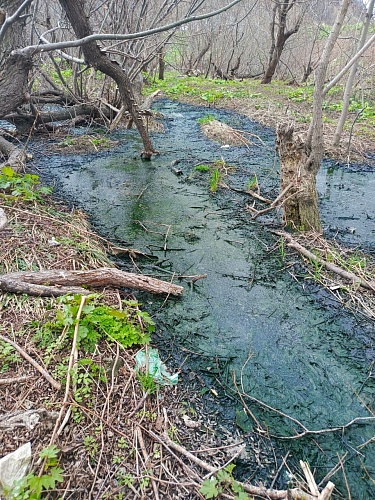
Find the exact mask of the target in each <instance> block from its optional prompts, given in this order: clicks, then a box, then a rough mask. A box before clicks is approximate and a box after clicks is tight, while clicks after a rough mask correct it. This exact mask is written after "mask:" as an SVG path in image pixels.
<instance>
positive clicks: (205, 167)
mask: <svg viewBox="0 0 375 500" xmlns="http://www.w3.org/2000/svg"><path fill="white" fill-rule="evenodd" d="M194 170H195V172H209V171H210V170H211V167H210V166H209V165H195V167H194Z"/></svg>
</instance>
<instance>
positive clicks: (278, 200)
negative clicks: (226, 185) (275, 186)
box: [246, 183, 295, 219]
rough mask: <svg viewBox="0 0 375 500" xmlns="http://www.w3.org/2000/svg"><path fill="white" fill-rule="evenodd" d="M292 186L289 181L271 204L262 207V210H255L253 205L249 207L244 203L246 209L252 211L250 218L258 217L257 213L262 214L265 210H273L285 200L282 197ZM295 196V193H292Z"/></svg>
mask: <svg viewBox="0 0 375 500" xmlns="http://www.w3.org/2000/svg"><path fill="white" fill-rule="evenodd" d="M292 187H293V184H292V183H290V184H288V185H287V186H286V188H284V189H283V190H282V191H281V193H280V194H279V196H278V197H277V198H275V199H274V200H273V202H272V203H271V205H270V206H269V207H267V208H263V210H256V209H255V208H253V207H250V206H249V205H246V209H247V210H249V212H252V214H253V215H252V216H251V218H252V219H256V218H257V217H259V215H262V214H266V213H267V212H270V211H271V210H274V209H275V208H277V207H278V206H279V204H280V202H281V204H282V203H283V202H284V201H285V200H283V198H285V195H286V194H287V192H288V191H290V190H291V189H292ZM293 196H295V195H293Z"/></svg>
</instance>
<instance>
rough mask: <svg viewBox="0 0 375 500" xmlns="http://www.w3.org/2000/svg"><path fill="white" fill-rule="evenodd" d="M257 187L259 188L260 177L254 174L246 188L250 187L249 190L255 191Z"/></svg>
mask: <svg viewBox="0 0 375 500" xmlns="http://www.w3.org/2000/svg"><path fill="white" fill-rule="evenodd" d="M257 188H258V179H257V176H256V175H255V174H254V175H253V177H252V178H251V179H250V180H249V182H248V183H247V185H246V189H248V190H249V191H254V189H257Z"/></svg>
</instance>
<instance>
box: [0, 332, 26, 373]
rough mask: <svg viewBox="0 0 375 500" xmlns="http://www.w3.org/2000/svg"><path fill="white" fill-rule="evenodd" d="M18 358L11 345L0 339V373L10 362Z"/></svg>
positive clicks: (4, 370)
mask: <svg viewBox="0 0 375 500" xmlns="http://www.w3.org/2000/svg"><path fill="white" fill-rule="evenodd" d="M20 359H21V358H20V356H19V354H18V353H17V351H16V350H15V348H14V347H13V346H11V345H10V344H8V343H7V342H4V341H3V340H0V373H4V372H6V371H7V370H8V369H9V366H10V364H11V363H17V362H18V361H20Z"/></svg>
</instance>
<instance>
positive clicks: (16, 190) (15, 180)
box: [0, 166, 52, 203]
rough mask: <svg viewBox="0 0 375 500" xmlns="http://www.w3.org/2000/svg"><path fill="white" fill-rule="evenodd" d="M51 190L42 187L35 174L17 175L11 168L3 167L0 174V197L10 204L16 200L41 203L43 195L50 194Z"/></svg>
mask: <svg viewBox="0 0 375 500" xmlns="http://www.w3.org/2000/svg"><path fill="white" fill-rule="evenodd" d="M51 193H52V188H50V187H47V186H42V185H41V183H40V180H39V177H38V176H37V175H35V174H24V175H23V174H19V173H17V172H15V171H14V170H13V169H12V168H11V167H7V166H5V167H3V168H2V169H1V172H0V197H1V198H2V199H3V200H4V201H5V202H6V203H11V202H13V201H16V200H18V199H19V200H23V201H39V202H40V201H42V199H43V195H47V194H51Z"/></svg>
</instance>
